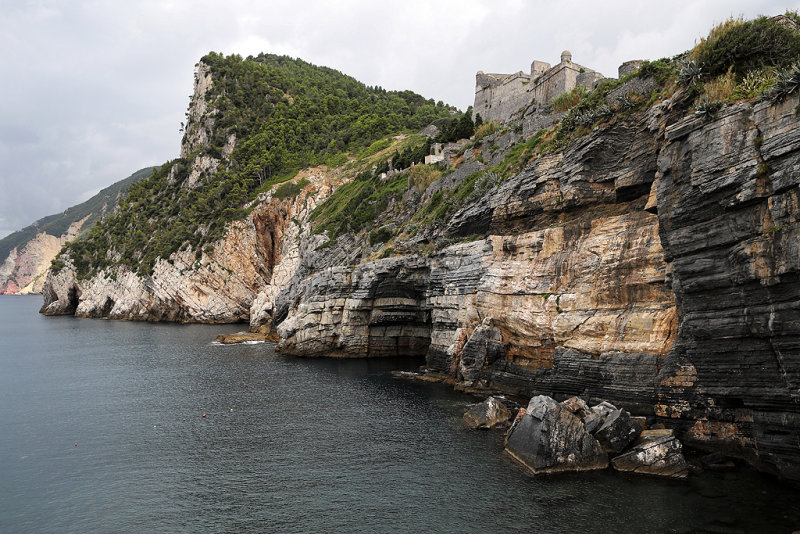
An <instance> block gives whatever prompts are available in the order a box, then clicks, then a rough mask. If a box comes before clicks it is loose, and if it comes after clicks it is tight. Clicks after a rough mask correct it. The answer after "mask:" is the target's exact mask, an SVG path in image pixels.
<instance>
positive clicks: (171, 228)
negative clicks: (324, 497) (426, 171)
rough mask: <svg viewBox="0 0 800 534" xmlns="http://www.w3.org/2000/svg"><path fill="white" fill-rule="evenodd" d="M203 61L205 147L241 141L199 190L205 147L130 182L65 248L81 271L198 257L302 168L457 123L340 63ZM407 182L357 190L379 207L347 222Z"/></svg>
mask: <svg viewBox="0 0 800 534" xmlns="http://www.w3.org/2000/svg"><path fill="white" fill-rule="evenodd" d="M201 61H202V63H204V64H205V65H207V66H208V68H209V70H210V72H211V75H212V78H213V84H212V88H211V90H210V91H209V94H207V95H206V99H207V101H208V103H209V109H210V111H209V113H208V115H207V116H206V117H203V118H202V119H203V120H205V119H207V118H212V119H213V124H214V126H213V135H212V139H211V140H210V141H211V143H210V144H211V146H210V148H209V149H208V150H207V151H206V153H207V154H208V155H211V156H213V157H216V158H220V157H221V152H222V148H223V147H224V146H225V144H226V143H227V140H228V139H229V137H230V136H231V134H234V135H235V136H236V139H237V140H238V142H237V143H236V148H235V149H234V150H233V152H232V153H231V154H230V157H229V158H228V159H227V160H224V161H223V162H222V163H221V165H220V167H219V168H218V169H217V171H216V172H215V173H214V174H213V176H207V175H206V176H201V177H200V178H199V180H198V182H197V183H196V184H195V185H194V187H188V186H187V185H186V184H185V183H184V182H185V180H186V178H187V177H188V176H189V172H190V166H191V164H192V162H193V161H194V158H195V157H197V156H200V155H202V153H203V152H202V151H201V152H200V153H194V154H191V155H189V157H188V158H186V159H177V160H174V161H171V162H168V163H166V164H165V165H164V166H162V167H161V168H160V169H159V170H158V171H156V172H155V173H153V175H152V176H151V177H150V178H148V179H146V180H143V181H141V182H139V183H138V184H136V187H132V188H131V190H130V192H129V194H128V196H127V198H126V199H125V200H124V201H123V202H122V203H121V204H120V206H119V209H118V211H117V212H116V213H115V214H113V215H112V216H110V217H108V219H106V220H105V221H103V222H102V223H101V224H99V225H97V226H96V227H95V228H94V229H93V230H92V232H90V234H89V235H88V236H87V238H86V239H85V240H81V241H79V242H74V243H73V244H72V245H70V246H69V247H67V249H68V251H69V253H70V255H71V257H72V259H73V261H74V262H75V265H76V269H77V271H78V275H79V276H80V277H81V278H85V277H88V276H91V275H92V274H94V273H95V272H97V271H98V270H101V269H103V268H105V267H113V266H118V265H125V266H127V267H129V268H130V269H132V270H134V271H136V272H138V273H139V274H141V275H147V274H150V273H152V269H153V266H154V265H155V262H156V260H157V259H158V258H166V257H168V256H169V255H170V254H171V253H173V252H175V251H177V250H185V249H188V248H190V247H191V249H192V250H193V251H194V252H195V254H196V256H197V257H199V254H200V251H201V250H204V249H207V248H208V247H207V245H208V244H209V243H212V242H214V241H216V240H218V239H220V238H221V237H223V236H224V234H225V231H226V228H227V225H228V224H229V223H230V222H232V221H235V220H238V219H241V218H243V217H245V216H246V215H247V213H248V206H252V201H253V200H254V199H255V198H256V197H257V195H258V194H259V193H261V192H264V191H267V190H269V189H270V188H271V187H273V186H275V184H278V183H282V182H287V181H288V180H290V179H291V178H292V177H293V176H295V175H296V173H297V171H298V170H299V169H301V168H303V167H306V166H310V165H320V164H327V165H330V166H335V165H342V164H344V163H346V162H347V160H348V154H354V153H355V154H359V153H360V154H370V153H373V154H374V153H377V152H379V151H380V150H382V149H384V148H386V147H387V146H389V145H388V144H387V142H388V143H391V141H387V137H388V136H389V135H390V134H397V133H400V132H404V131H413V130H418V129H421V128H423V127H424V126H426V125H428V124H430V123H432V122H439V123H441V124H443V125H449V124H451V123H458V122H459V120H458V119H454V118H453V117H452V114H451V108H449V107H447V106H445V105H444V104H442V103H441V102H439V103H435V102H434V101H433V100H426V99H424V98H423V97H421V96H420V95H417V94H415V93H413V92H411V91H386V90H384V89H382V88H380V87H367V86H365V85H364V84H362V83H360V82H358V81H357V80H355V79H354V78H351V77H349V76H345V75H344V74H342V73H340V72H338V71H335V70H333V69H329V68H326V67H317V66H314V65H311V64H310V63H306V62H304V61H302V60H299V59H292V58H289V57H287V56H275V55H266V54H260V55H258V56H257V57H248V58H247V59H242V58H241V56H238V55H233V56H227V57H225V56H223V55H221V54H217V53H214V52H212V53H210V54H208V55H206V56H205V57H203V59H202V60H201ZM469 122H470V124H471V120H470V121H469ZM187 131H191V129H187ZM187 135H188V133H187ZM423 157H424V156H423ZM385 165H386V167H387V168H388V163H386V164H385ZM373 179H374V177H373V178H371V179H370V182H369V184H370V186H369V187H370V188H371V187H372V180H373ZM400 181H402V186H401V184H400ZM362 185H363V183H362ZM406 185H407V182H406V179H405V178H404V177H403V178H395V179H394V180H392V181H390V183H389V185H388V186H387V185H386V184H384V183H382V184H380V187H377V188H376V189H378V190H379V191H372V190H370V191H368V193H369V194H366V195H365V194H364V193H365V192H366V190H364V191H360V192H359V195H361V197H363V198H361V199H362V200H365V201H366V200H367V198H369V202H377V204H375V206H374V207H372V208H368V207H367V205H366V204H365V205H363V206H361V205H358V206H354V208H355V209H354V211H353V212H352V213H349V214H348V219H349V221H348V225H347V228H348V229H352V228H355V227H359V225H363V224H366V222H367V221H368V220H370V218H371V215H370V213H368V212H369V211H370V210H371V209H378V208H379V206H381V205H382V203H385V201H387V199H388V197H389V196H391V195H393V194H394V192H395V189H398V190H404V189H405V187H406ZM302 187H303V184H302V181H301V182H297V183H288V184H284V185H281V186H279V187H278V189H277V190H276V192H275V194H276V196H277V197H278V198H289V197H293V196H296V195H297V194H298V193H299V192H300V190H301V189H302ZM380 209H383V208H380ZM323 218H324V217H323ZM326 220H327V219H326ZM328 223H330V221H328ZM330 224H332V223H330ZM343 229H344V227H342V228H341V229H340V230H343Z"/></svg>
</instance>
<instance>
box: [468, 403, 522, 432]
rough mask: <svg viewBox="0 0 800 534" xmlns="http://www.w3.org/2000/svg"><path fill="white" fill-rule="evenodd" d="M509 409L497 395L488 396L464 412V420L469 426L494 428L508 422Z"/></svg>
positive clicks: (509, 416)
mask: <svg viewBox="0 0 800 534" xmlns="http://www.w3.org/2000/svg"><path fill="white" fill-rule="evenodd" d="M509 419H511V411H510V410H509V409H508V408H507V407H506V405H505V404H503V402H502V401H501V400H500V399H498V398H497V397H489V398H488V399H486V400H485V401H483V402H481V403H478V404H475V405H473V406H471V407H470V409H469V410H467V411H466V413H464V422H465V423H466V424H467V426H469V427H470V428H494V427H496V426H499V425H503V424H506V423H508V420H509Z"/></svg>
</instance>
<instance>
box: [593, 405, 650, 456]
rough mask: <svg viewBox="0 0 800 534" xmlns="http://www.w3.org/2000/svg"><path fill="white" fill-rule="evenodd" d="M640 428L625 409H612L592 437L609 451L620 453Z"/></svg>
mask: <svg viewBox="0 0 800 534" xmlns="http://www.w3.org/2000/svg"><path fill="white" fill-rule="evenodd" d="M641 431H642V429H641V427H639V425H637V424H636V423H635V422H634V421H632V420H631V415H630V414H629V413H628V412H626V411H625V410H620V409H617V410H614V411H613V412H611V413H610V414H608V416H606V418H605V421H604V422H603V424H602V425H601V426H600V428H598V429H597V431H596V432H595V433H594V437H595V438H596V439H597V441H599V442H600V444H601V445H602V446H603V447H605V449H606V450H607V451H608V452H610V453H615V454H616V453H620V452H622V451H623V450H624V449H625V448H626V447H627V446H628V445H630V444H631V443H632V442H633V440H635V439H636V438H637V437H638V436H639V434H640V433H641Z"/></svg>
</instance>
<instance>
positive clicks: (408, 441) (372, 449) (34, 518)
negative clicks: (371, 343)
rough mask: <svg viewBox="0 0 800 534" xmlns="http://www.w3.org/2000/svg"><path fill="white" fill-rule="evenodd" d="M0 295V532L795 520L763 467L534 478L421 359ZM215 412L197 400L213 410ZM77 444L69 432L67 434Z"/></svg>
mask: <svg viewBox="0 0 800 534" xmlns="http://www.w3.org/2000/svg"><path fill="white" fill-rule="evenodd" d="M40 302H41V301H40V298H39V297H0V343H1V344H0V410H2V419H1V420H0V425H1V426H0V532H4V533H13V532H47V533H51V532H52V533H66V532H80V533H88V532H169V533H172V532H192V533H194V532H392V533H395V532H414V533H416V532H486V533H494V532H498V533H502V532H673V531H675V532H695V531H709V532H791V531H792V530H794V529H800V504H798V503H800V492H798V491H797V490H794V489H790V488H787V487H785V486H784V485H781V484H779V483H777V482H775V481H773V480H771V479H768V478H765V477H761V476H759V475H757V474H754V473H736V474H734V473H724V474H721V473H712V474H705V475H701V476H697V477H694V478H692V479H690V480H689V481H688V482H682V483H681V482H679V483H676V482H665V481H661V480H653V479H649V478H639V477H631V476H620V475H615V474H614V473H611V472H602V473H590V474H576V475H567V476H556V477H545V478H533V477H531V476H528V475H527V474H526V473H524V472H523V471H522V470H521V469H519V468H518V467H517V466H516V465H515V464H513V463H512V462H511V461H510V460H509V459H507V458H506V457H505V456H503V455H502V454H501V450H502V445H501V443H502V435H501V434H500V433H496V432H475V431H470V430H467V429H466V428H465V427H464V426H462V424H461V415H462V413H463V411H464V409H465V406H466V404H467V403H469V402H470V401H471V399H470V398H469V397H466V396H462V395H459V394H456V393H454V392H452V391H450V390H449V389H448V388H446V387H444V386H439V385H416V384H410V383H407V382H403V381H398V380H396V379H393V378H392V377H391V376H390V374H389V372H390V371H391V370H393V369H411V368H414V367H416V366H418V365H419V364H420V363H421V362H419V361H414V360H380V361H377V360H373V361H363V360H362V361H337V360H303V359H294V358H288V357H284V356H281V355H278V354H276V353H275V351H274V350H273V346H272V345H269V344H261V345H239V346H220V345H213V344H212V343H211V340H213V338H214V337H215V336H216V335H217V334H218V333H221V332H233V331H236V330H240V329H241V325H238V326H237V325H233V326H206V325H192V326H185V325H183V326H182V325H163V324H142V323H131V322H125V321H105V320H91V319H75V318H72V317H55V318H53V317H50V318H47V317H42V316H39V315H38V314H37V310H38V307H39V305H40ZM203 414H206V417H205V418H204V417H203ZM76 443H77V446H76V445H75V444H76Z"/></svg>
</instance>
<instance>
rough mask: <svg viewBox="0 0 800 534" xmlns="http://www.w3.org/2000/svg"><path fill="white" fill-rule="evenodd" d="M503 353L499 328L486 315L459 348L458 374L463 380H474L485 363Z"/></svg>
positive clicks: (490, 361) (492, 360)
mask: <svg viewBox="0 0 800 534" xmlns="http://www.w3.org/2000/svg"><path fill="white" fill-rule="evenodd" d="M502 354H503V337H502V334H501V333H500V329H498V328H496V327H494V326H492V318H491V317H486V318H485V319H484V320H483V322H482V323H481V325H480V326H478V327H477V328H476V329H475V331H474V332H472V335H471V336H470V338H469V340H467V342H466V343H465V344H464V348H463V349H462V350H461V360H460V361H459V364H458V374H459V376H460V377H461V379H462V380H464V381H465V382H472V381H474V380H476V379H477V378H478V376H479V374H480V372H481V369H483V368H484V367H485V366H486V365H488V364H490V363H492V362H494V361H495V360H497V359H498V358H499V357H500V356H501V355H502Z"/></svg>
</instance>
